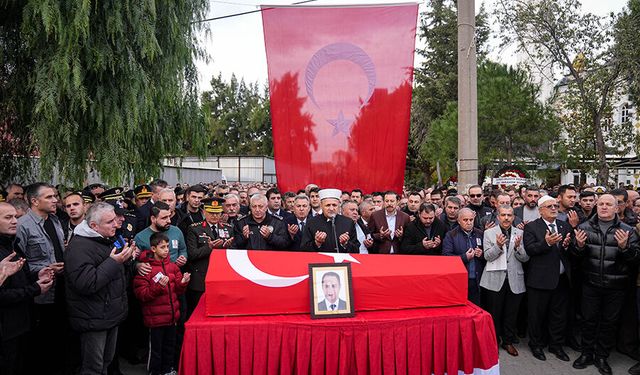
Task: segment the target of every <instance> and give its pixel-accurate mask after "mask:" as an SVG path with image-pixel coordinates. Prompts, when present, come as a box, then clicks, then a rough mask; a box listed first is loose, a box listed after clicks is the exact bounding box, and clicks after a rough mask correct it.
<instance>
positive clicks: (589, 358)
mask: <svg viewBox="0 0 640 375" xmlns="http://www.w3.org/2000/svg"><path fill="white" fill-rule="evenodd" d="M592 364H593V355H591V354H580V357H578V359H576V360H575V361H574V362H573V368H577V369H578V370H582V369H583V368H587V366H590V365H592Z"/></svg>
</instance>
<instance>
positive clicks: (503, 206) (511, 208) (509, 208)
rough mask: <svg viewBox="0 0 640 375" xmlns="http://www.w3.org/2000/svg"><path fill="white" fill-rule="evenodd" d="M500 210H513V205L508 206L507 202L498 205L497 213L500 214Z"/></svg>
mask: <svg viewBox="0 0 640 375" xmlns="http://www.w3.org/2000/svg"><path fill="white" fill-rule="evenodd" d="M501 210H509V211H511V212H513V207H511V206H509V205H507V204H503V205H500V206H498V214H500V211H501Z"/></svg>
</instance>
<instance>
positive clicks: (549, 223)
mask: <svg viewBox="0 0 640 375" xmlns="http://www.w3.org/2000/svg"><path fill="white" fill-rule="evenodd" d="M542 220H543V221H544V223H545V224H547V228H549V232H551V233H554V232H555V233H560V231H558V223H557V222H556V220H554V221H553V222H549V221H546V220H545V219H542ZM551 224H553V226H554V228H553V229H552V228H551V226H550V225H551ZM560 246H562V243H561V244H560ZM563 273H564V265H562V260H560V274H561V275H562V274H563Z"/></svg>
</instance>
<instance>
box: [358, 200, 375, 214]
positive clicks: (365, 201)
mask: <svg viewBox="0 0 640 375" xmlns="http://www.w3.org/2000/svg"><path fill="white" fill-rule="evenodd" d="M369 206H373V203H371V201H368V200H366V199H364V200H362V202H361V203H360V206H359V207H358V210H359V211H360V212H362V211H363V210H364V209H365V208H367V207H369Z"/></svg>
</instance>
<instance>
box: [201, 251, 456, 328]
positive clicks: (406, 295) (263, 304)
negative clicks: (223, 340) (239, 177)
mask: <svg viewBox="0 0 640 375" xmlns="http://www.w3.org/2000/svg"><path fill="white" fill-rule="evenodd" d="M342 262H350V263H351V273H352V279H353V280H352V287H353V300H354V306H355V310H356V311H367V310H393V309H407V308H420V307H445V306H455V305H464V304H465V303H466V301H467V277H468V276H467V271H466V269H465V267H464V265H463V264H462V261H461V260H460V258H459V257H448V256H421V255H418V256H414V255H395V254H394V255H382V254H329V253H310V252H288V251H262V250H214V251H213V252H212V253H211V259H210V262H209V270H208V272H207V276H206V280H205V282H206V291H205V298H206V311H207V315H209V316H225V315H272V314H297V313H309V312H310V306H311V302H310V296H309V294H310V292H309V289H310V288H309V280H308V276H309V264H312V263H342Z"/></svg>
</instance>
